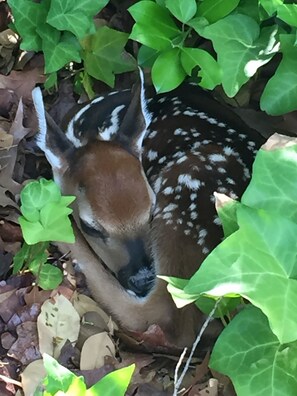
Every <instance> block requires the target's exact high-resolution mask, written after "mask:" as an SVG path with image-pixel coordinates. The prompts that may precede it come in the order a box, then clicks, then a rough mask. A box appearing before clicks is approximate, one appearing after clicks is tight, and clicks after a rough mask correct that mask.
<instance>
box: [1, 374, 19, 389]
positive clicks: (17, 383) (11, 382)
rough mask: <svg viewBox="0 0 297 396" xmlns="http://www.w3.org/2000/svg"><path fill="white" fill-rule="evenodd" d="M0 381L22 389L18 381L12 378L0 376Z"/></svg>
mask: <svg viewBox="0 0 297 396" xmlns="http://www.w3.org/2000/svg"><path fill="white" fill-rule="evenodd" d="M0 380H2V381H4V382H6V383H10V384H13V385H16V386H19V387H20V388H22V387H23V385H22V383H21V382H20V381H16V380H14V379H12V378H9V377H6V376H5V375H2V374H0Z"/></svg>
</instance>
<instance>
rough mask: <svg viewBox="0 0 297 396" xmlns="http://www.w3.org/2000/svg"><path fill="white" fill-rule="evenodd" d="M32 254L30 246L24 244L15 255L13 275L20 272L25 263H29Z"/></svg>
mask: <svg viewBox="0 0 297 396" xmlns="http://www.w3.org/2000/svg"><path fill="white" fill-rule="evenodd" d="M29 253H30V246H29V245H27V244H26V243H24V244H23V246H22V247H21V249H20V250H19V251H18V252H17V253H16V254H15V255H14V258H13V274H16V273H17V272H19V271H20V270H21V269H22V267H23V265H24V264H25V262H26V261H27V259H28V257H29Z"/></svg>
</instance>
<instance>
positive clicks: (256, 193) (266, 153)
mask: <svg viewBox="0 0 297 396" xmlns="http://www.w3.org/2000/svg"><path fill="white" fill-rule="evenodd" d="M281 138H282V136H281V135H277V134H275V135H272V136H271V137H270V139H269V140H268V141H267V143H266V144H265V145H264V146H263V148H262V149H261V150H259V152H258V153H257V156H256V159H255V162H254V164H253V177H252V180H251V182H250V184H249V186H248V187H247V189H246V191H245V192H244V194H243V196H242V198H241V202H242V203H243V204H244V205H247V206H249V207H252V208H257V209H263V210H265V211H269V212H271V213H277V214H278V215H280V216H284V217H286V218H288V219H289V220H291V221H293V222H294V223H296V224H297V201H296V196H297V175H296V168H297V145H296V143H297V140H292V138H291V139H290V138H284V140H283V141H282V139H281ZM294 143H295V144H294ZM292 144H293V145H292Z"/></svg>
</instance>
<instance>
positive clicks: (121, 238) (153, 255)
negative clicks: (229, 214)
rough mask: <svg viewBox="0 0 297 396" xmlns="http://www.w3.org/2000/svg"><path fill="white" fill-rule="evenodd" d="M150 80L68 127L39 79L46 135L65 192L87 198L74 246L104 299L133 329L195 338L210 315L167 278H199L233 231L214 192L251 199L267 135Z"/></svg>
mask: <svg viewBox="0 0 297 396" xmlns="http://www.w3.org/2000/svg"><path fill="white" fill-rule="evenodd" d="M139 80H140V82H139V83H137V84H136V85H135V87H134V88H133V89H132V90H124V91H119V92H111V93H109V94H107V95H104V96H100V97H98V98H96V99H94V100H92V101H91V102H88V103H85V104H83V105H80V107H79V108H77V109H76V110H75V113H74V115H73V116H72V118H71V119H70V121H68V122H67V125H66V127H65V132H63V131H62V129H60V127H58V126H57V125H56V123H55V122H54V121H53V120H52V119H51V118H50V117H49V116H48V115H47V114H45V111H44V106H43V101H42V95H41V91H40V90H39V88H36V89H35V90H34V91H33V101H34V105H35V109H36V113H37V117H38V122H39V133H38V135H37V142H38V145H39V147H40V148H41V149H42V150H43V151H44V153H45V155H46V157H47V159H48V161H49V163H50V164H51V167H52V170H53V174H54V178H55V181H56V182H57V183H58V184H59V185H60V187H61V190H62V192H63V193H64V194H71V195H75V196H76V197H77V198H76V201H75V203H74V207H73V209H74V219H75V223H76V226H77V227H76V231H75V232H76V242H75V244H74V245H68V246H65V249H66V250H67V249H70V250H71V253H72V257H73V258H75V259H76V260H77V261H78V263H79V265H80V267H81V269H82V271H83V272H84V274H85V276H86V280H87V282H88V285H89V288H90V290H91V292H92V294H93V296H94V298H95V299H96V300H97V301H98V302H99V303H100V304H101V305H102V306H103V307H104V308H105V309H106V310H107V311H108V312H109V313H110V314H111V316H112V317H113V318H114V319H115V320H116V321H117V322H118V324H119V325H120V326H122V327H123V328H126V329H129V330H134V331H144V330H146V329H147V328H148V327H149V326H150V325H152V324H158V325H159V326H160V327H161V328H162V329H163V331H164V332H165V334H166V336H167V338H168V340H169V341H170V342H173V343H175V345H177V346H185V345H190V344H191V343H192V341H193V339H194V337H195V335H196V334H197V332H198V331H199V328H200V327H201V325H202V321H203V315H202V313H201V312H200V311H199V310H198V309H197V308H196V307H194V306H187V307H185V308H183V309H177V308H176V307H175V305H174V303H173V301H172V298H171V296H170V295H169V293H168V292H167V288H166V284H165V282H164V281H163V280H160V279H159V278H157V277H156V275H158V274H160V275H170V276H175V277H180V278H189V277H191V276H192V275H193V274H194V273H195V272H196V271H197V269H198V268H199V266H200V264H201V263H202V261H203V260H204V258H205V257H206V255H207V254H208V253H209V252H210V251H211V250H212V249H213V248H215V246H216V245H217V244H218V243H219V242H220V241H221V240H222V237H223V234H222V228H221V225H220V220H219V218H218V216H217V213H216V210H215V205H214V192H220V193H224V194H227V195H228V196H230V197H232V198H235V197H240V196H241V194H242V193H243V191H244V189H245V187H246V185H247V183H248V181H249V178H250V174H251V166H252V162H253V159H254V156H255V153H256V151H257V149H258V148H259V147H260V146H261V144H262V143H263V139H262V138H261V137H260V136H259V135H258V133H257V132H255V131H254V130H251V129H250V128H248V127H247V126H246V125H245V124H244V123H243V122H242V121H241V120H240V119H239V118H237V116H236V115H235V114H234V113H233V112H232V111H231V110H229V109H228V108H226V107H224V106H222V105H220V104H219V103H217V102H216V101H214V100H213V99H212V98H210V97H209V96H208V94H206V93H205V92H204V91H202V90H201V89H199V88H198V87H197V86H194V85H191V84H189V85H187V84H184V85H183V86H181V87H179V88H177V89H176V90H174V91H173V92H170V93H168V94H160V95H156V94H154V93H153V92H151V89H146V88H145V87H144V83H143V74H142V72H141V71H140V79H139ZM212 327H213V328H211V327H210V329H209V334H210V335H214V334H216V333H217V331H218V329H217V327H216V325H213V326H212Z"/></svg>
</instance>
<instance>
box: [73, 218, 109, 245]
mask: <svg viewBox="0 0 297 396" xmlns="http://www.w3.org/2000/svg"><path fill="white" fill-rule="evenodd" d="M79 220H80V225H81V229H82V230H83V232H85V233H86V234H87V235H89V236H92V237H95V238H100V239H102V240H103V242H106V241H107V239H108V233H107V232H106V231H105V230H104V229H103V228H102V227H100V228H97V227H94V226H93V225H90V224H88V223H86V222H85V221H84V220H83V219H81V218H80V219H79Z"/></svg>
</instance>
